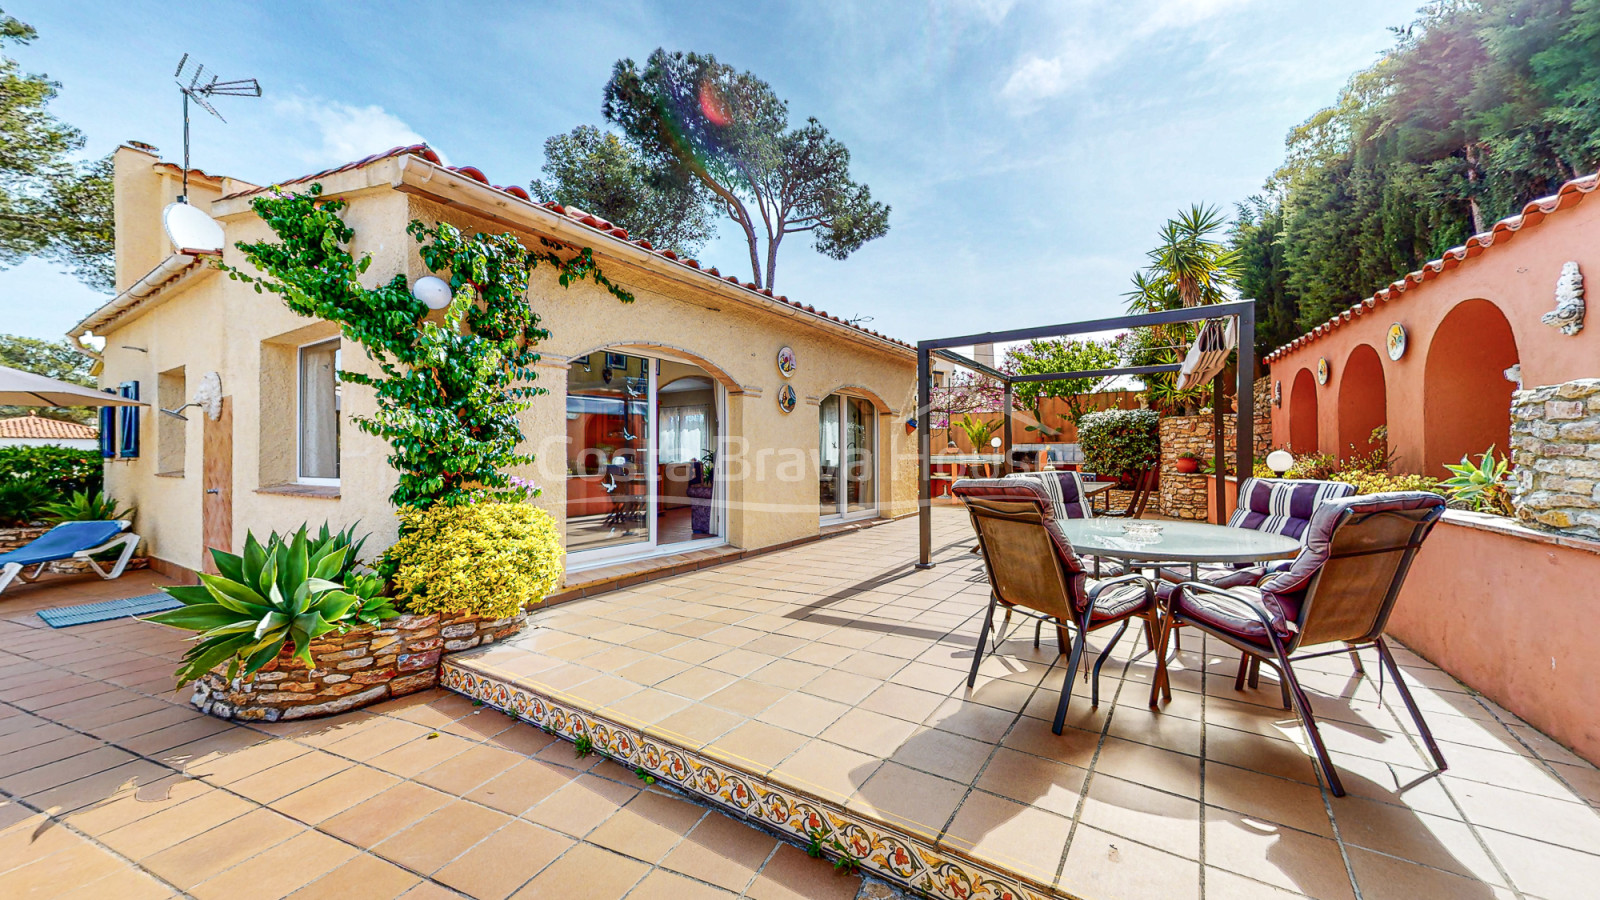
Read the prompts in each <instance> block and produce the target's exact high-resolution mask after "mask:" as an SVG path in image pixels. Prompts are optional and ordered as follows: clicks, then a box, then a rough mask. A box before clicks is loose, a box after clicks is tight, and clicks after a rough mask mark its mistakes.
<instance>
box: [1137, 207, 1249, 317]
mask: <svg viewBox="0 0 1600 900" xmlns="http://www.w3.org/2000/svg"><path fill="white" fill-rule="evenodd" d="M1226 224H1227V218H1226V217H1225V216H1223V215H1222V212H1221V211H1220V210H1218V209H1217V208H1216V207H1213V206H1202V205H1200V204H1198V203H1197V204H1195V205H1193V206H1191V207H1189V209H1188V210H1186V211H1184V212H1180V213H1178V215H1177V216H1176V217H1175V218H1171V219H1168V220H1167V224H1166V225H1164V226H1162V228H1161V243H1159V244H1157V245H1156V247H1155V249H1153V250H1151V251H1150V252H1149V254H1148V256H1149V257H1150V270H1151V272H1152V273H1153V274H1155V275H1157V276H1165V280H1166V281H1167V282H1168V283H1169V284H1171V285H1172V287H1173V288H1174V289H1175V290H1176V291H1177V294H1178V300H1179V302H1181V303H1182V304H1183V305H1184V306H1203V305H1206V304H1211V303H1221V302H1222V301H1224V300H1226V299H1227V294H1228V288H1229V287H1230V286H1231V285H1232V283H1233V281H1234V280H1235V279H1236V278H1237V275H1238V269H1239V251H1237V250H1234V249H1232V248H1230V247H1229V246H1228V245H1227V244H1226V243H1224V242H1223V241H1220V240H1217V239H1216V237H1215V235H1218V234H1220V233H1221V232H1222V229H1223V226H1225V225H1226Z"/></svg>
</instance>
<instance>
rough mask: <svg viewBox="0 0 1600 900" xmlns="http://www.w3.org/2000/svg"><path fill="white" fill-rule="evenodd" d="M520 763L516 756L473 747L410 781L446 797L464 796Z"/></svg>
mask: <svg viewBox="0 0 1600 900" xmlns="http://www.w3.org/2000/svg"><path fill="white" fill-rule="evenodd" d="M521 761H522V756H521V755H520V754H516V753H511V752H509V751H507V750H502V749H500V748H498V747H491V746H486V745H483V744H476V745H473V746H470V747H468V748H467V749H466V750H465V751H464V752H462V753H460V754H457V755H455V756H452V757H450V758H449V759H447V760H445V761H444V762H441V763H439V764H438V765H436V766H433V767H432V768H429V769H425V770H424V771H422V772H420V773H418V774H417V775H416V776H415V777H414V780H415V781H418V782H420V783H422V784H425V785H428V786H429V787H432V788H437V789H438V790H441V791H444V792H445V793H447V794H465V793H467V792H468V791H470V790H472V789H473V788H475V787H477V786H478V785H480V784H483V783H484V782H486V781H488V780H490V779H491V778H494V777H495V776H497V775H499V774H500V773H502V772H504V771H506V770H507V769H509V768H511V767H512V766H515V765H517V764H518V763H519V762H521ZM520 811H521V810H518V812H520Z"/></svg>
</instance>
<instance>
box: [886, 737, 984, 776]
mask: <svg viewBox="0 0 1600 900" xmlns="http://www.w3.org/2000/svg"><path fill="white" fill-rule="evenodd" d="M994 749H995V748H994V745H993V744H990V743H987V742H984V741H975V740H972V739H971V738H965V737H962V736H961V735H959V734H953V733H951V732H948V731H940V730H938V729H934V728H920V729H919V730H918V731H916V732H915V733H913V734H912V735H911V736H910V737H908V738H906V740H905V741H904V742H903V743H902V744H901V745H900V747H899V748H898V749H896V750H895V751H894V753H893V754H891V755H889V756H888V757H886V758H887V759H888V760H890V761H892V762H897V763H900V764H901V765H903V766H909V767H911V768H913V769H920V770H922V771H924V772H927V773H929V774H932V775H938V776H939V777H941V778H949V779H951V780H953V781H959V782H961V783H962V784H971V783H972V782H973V781H974V780H975V779H976V778H977V777H978V773H979V772H980V771H982V770H983V767H984V764H985V763H987V762H988V761H989V756H990V754H991V753H993V752H994Z"/></svg>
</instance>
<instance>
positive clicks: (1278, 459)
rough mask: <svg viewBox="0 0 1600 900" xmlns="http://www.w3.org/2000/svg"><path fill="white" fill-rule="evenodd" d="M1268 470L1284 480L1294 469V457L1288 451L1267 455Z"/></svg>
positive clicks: (1275, 451)
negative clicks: (1286, 474)
mask: <svg viewBox="0 0 1600 900" xmlns="http://www.w3.org/2000/svg"><path fill="white" fill-rule="evenodd" d="M1267 468H1269V469H1271V470H1272V471H1273V473H1274V474H1276V475H1277V476H1278V477H1279V478H1282V477H1283V476H1284V473H1286V472H1288V471H1289V470H1290V469H1292V468H1294V457H1293V456H1290V455H1289V451H1287V450H1274V451H1272V452H1271V453H1268V454H1267Z"/></svg>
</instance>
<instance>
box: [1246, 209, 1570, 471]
mask: <svg viewBox="0 0 1600 900" xmlns="http://www.w3.org/2000/svg"><path fill="white" fill-rule="evenodd" d="M1597 193H1600V192H1597ZM1570 202H1571V201H1569V204H1570ZM1568 261H1576V262H1577V263H1578V266H1579V269H1580V270H1581V271H1582V272H1583V274H1585V275H1587V276H1589V278H1588V280H1589V281H1590V282H1591V283H1592V284H1600V197H1595V196H1591V197H1589V198H1588V199H1587V200H1586V201H1585V202H1580V203H1577V204H1576V205H1569V206H1568V208H1564V209H1561V210H1559V211H1557V212H1554V213H1552V214H1550V215H1549V216H1547V217H1546V218H1545V219H1543V220H1542V221H1540V222H1539V223H1538V224H1537V225H1531V226H1527V227H1525V228H1524V230H1522V231H1520V232H1515V233H1511V234H1501V235H1499V236H1498V237H1497V238H1496V240H1495V243H1494V245H1493V246H1490V247H1488V248H1485V249H1484V250H1483V251H1482V252H1481V253H1480V254H1478V255H1476V256H1474V257H1472V258H1469V259H1468V260H1466V261H1465V262H1462V263H1461V264H1459V265H1458V266H1455V267H1454V268H1450V269H1447V270H1446V271H1444V272H1442V273H1441V274H1439V275H1438V277H1436V278H1432V279H1430V280H1428V281H1425V282H1423V283H1422V284H1420V285H1411V286H1410V287H1408V288H1407V289H1406V290H1405V291H1401V292H1394V293H1392V295H1391V298H1390V299H1389V300H1386V301H1385V300H1378V301H1375V302H1374V305H1373V306H1372V307H1370V308H1366V309H1365V310H1364V313H1363V314H1362V315H1359V316H1357V315H1351V317H1350V318H1349V319H1348V320H1343V321H1342V323H1341V325H1340V326H1339V327H1337V328H1332V329H1329V330H1327V331H1326V332H1325V333H1324V334H1322V335H1321V336H1319V337H1317V338H1315V339H1312V340H1309V341H1307V342H1305V343H1304V344H1302V345H1301V346H1299V347H1296V348H1294V349H1293V350H1289V351H1286V352H1284V353H1282V354H1281V355H1277V356H1275V357H1274V358H1273V359H1272V361H1271V362H1270V363H1268V366H1269V371H1270V377H1271V379H1272V390H1273V396H1274V397H1275V398H1281V399H1277V400H1275V401H1274V404H1273V407H1272V429H1273V437H1274V441H1273V443H1274V446H1278V447H1281V446H1284V445H1286V444H1291V445H1293V449H1294V450H1295V451H1296V452H1304V451H1305V450H1306V449H1308V448H1303V447H1301V446H1300V443H1301V440H1300V439H1299V438H1303V437H1305V436H1307V435H1311V434H1314V435H1315V436H1316V441H1317V447H1316V449H1317V450H1318V451H1319V452H1322V453H1327V454H1330V455H1337V456H1346V455H1348V454H1349V452H1350V451H1349V447H1348V444H1350V443H1352V442H1355V443H1356V444H1357V448H1358V449H1360V448H1361V446H1362V445H1361V443H1360V442H1359V441H1353V439H1354V438H1355V437H1356V436H1358V435H1361V434H1362V429H1363V428H1365V429H1366V431H1367V432H1370V431H1371V427H1370V425H1369V423H1371V422H1374V421H1377V419H1378V412H1377V410H1378V409H1379V408H1380V407H1379V406H1378V404H1377V403H1376V402H1375V398H1376V395H1377V393H1378V391H1379V390H1381V393H1382V396H1383V398H1384V403H1383V404H1382V407H1381V409H1382V410H1383V413H1382V421H1383V422H1384V423H1385V424H1386V425H1387V428H1388V436H1389V446H1390V449H1391V451H1392V452H1393V453H1394V454H1395V455H1396V457H1397V460H1396V463H1395V466H1394V470H1395V471H1398V472H1420V473H1424V474H1428V475H1434V476H1439V475H1443V474H1445V473H1444V472H1443V470H1442V469H1441V468H1440V466H1441V465H1442V464H1443V463H1444V462H1456V461H1458V460H1459V459H1460V458H1461V454H1462V453H1471V454H1473V455H1474V457H1475V456H1476V454H1478V453H1481V452H1483V451H1484V450H1486V449H1488V446H1489V444H1491V443H1494V444H1495V445H1496V447H1495V449H1496V451H1497V453H1500V454H1504V453H1505V452H1506V450H1507V448H1506V435H1507V434H1508V432H1509V428H1510V408H1509V406H1510V397H1511V392H1512V391H1513V390H1515V389H1516V385H1515V384H1513V383H1512V382H1511V381H1510V380H1508V379H1507V378H1506V376H1505V374H1504V371H1503V370H1505V369H1506V368H1508V367H1510V366H1511V365H1513V364H1518V365H1520V368H1521V371H1520V374H1521V377H1522V384H1523V385H1524V386H1526V387H1530V388H1531V387H1536V386H1539V385H1546V384H1560V383H1562V382H1565V381H1571V380H1574V379H1577V378H1594V377H1596V376H1600V311H1597V306H1600V304H1597V302H1595V301H1596V300H1600V290H1591V291H1590V294H1591V302H1590V304H1589V307H1590V315H1589V321H1588V325H1587V327H1585V328H1584V330H1583V331H1581V332H1580V333H1578V334H1576V335H1565V334H1562V333H1561V331H1560V329H1558V328H1554V327H1551V326H1549V325H1545V324H1544V323H1543V322H1541V321H1540V316H1542V315H1544V314H1545V313H1547V312H1549V311H1550V310H1552V309H1554V308H1555V288H1556V281H1557V279H1558V278H1559V277H1560V275H1561V267H1562V265H1563V264H1564V263H1566V262H1568ZM1394 323H1399V324H1401V325H1402V326H1404V327H1405V330H1406V335H1407V339H1406V350H1405V353H1404V355H1402V356H1401V357H1400V359H1398V360H1392V359H1390V358H1389V355H1388V352H1387V344H1386V340H1387V335H1388V332H1389V326H1390V325H1392V324H1394ZM1368 350H1371V351H1372V352H1371V354H1370V355H1369V354H1368V352H1367V351H1368ZM1374 357H1375V358H1376V359H1375V361H1376V363H1377V367H1376V370H1374V369H1373V366H1372V363H1373V362H1374ZM1322 359H1326V360H1327V361H1328V365H1329V368H1330V370H1331V373H1330V377H1329V378H1328V383H1327V384H1324V385H1317V384H1316V383H1315V380H1314V379H1313V381H1312V385H1314V387H1315V400H1314V401H1312V400H1309V399H1307V398H1304V397H1302V398H1301V400H1300V402H1298V403H1297V402H1295V387H1296V385H1298V384H1300V383H1301V381H1300V379H1301V376H1302V375H1303V374H1307V373H1314V372H1315V371H1316V370H1317V363H1318V361H1319V360H1322ZM1513 374H1516V373H1513ZM1346 391H1349V392H1350V394H1349V395H1348V396H1346V394H1345V392H1346ZM1303 417H1309V418H1310V419H1311V420H1312V421H1314V423H1315V425H1314V427H1313V425H1312V424H1311V422H1308V421H1305V419H1304V418H1303Z"/></svg>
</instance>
